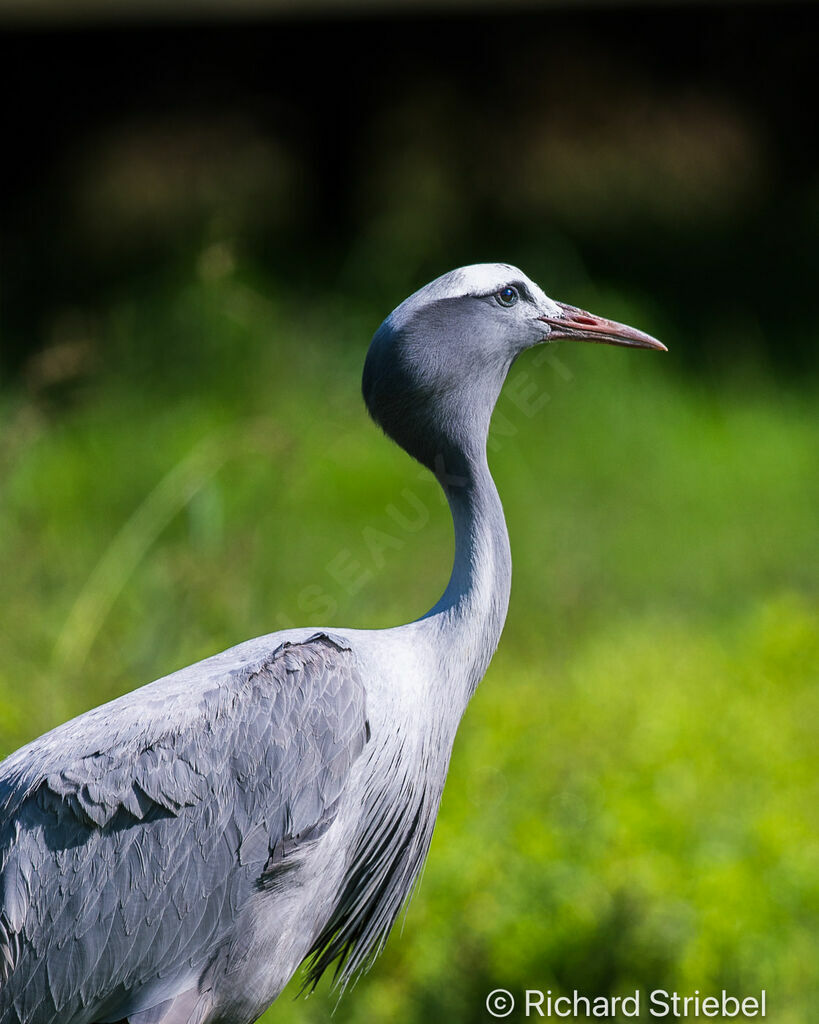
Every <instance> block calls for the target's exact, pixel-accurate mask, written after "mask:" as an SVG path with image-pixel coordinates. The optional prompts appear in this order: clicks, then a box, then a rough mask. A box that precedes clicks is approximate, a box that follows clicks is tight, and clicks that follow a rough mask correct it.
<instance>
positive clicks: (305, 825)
mask: <svg viewBox="0 0 819 1024" xmlns="http://www.w3.org/2000/svg"><path fill="white" fill-rule="evenodd" d="M246 648H247V645H241V647H240V648H236V649H234V652H239V653H238V654H236V653H234V656H233V658H232V659H231V657H230V655H231V654H232V653H233V652H225V654H223V655H217V656H216V657H215V658H211V659H207V661H205V662H201V663H199V665H195V666H192V667H191V668H190V669H185V670H182V672H180V673H174V674H173V675H172V676H168V677H166V678H165V679H162V680H158V681H157V682H156V683H153V684H151V685H150V686H148V687H144V688H143V689H142V690H137V691H134V693H132V694H127V695H126V696H125V697H123V698H120V700H118V701H114V702H112V703H111V704H108V705H105V706H103V707H102V708H97V709H95V710H94V711H92V712H89V713H88V714H87V715H83V716H81V717H80V718H78V719H74V720H73V721H72V722H69V723H66V725H65V726H61V727H59V728H58V729H56V730H54V731H53V732H51V733H48V734H46V735H45V736H43V737H41V738H40V739H39V740H35V741H34V743H32V744H29V745H28V747H24V748H22V749H21V750H20V751H18V752H17V754H15V755H12V757H10V758H9V759H7V760H6V761H5V762H4V763H3V764H2V765H0V816H2V818H1V819H0V821H1V823H0V1024H16V1022H17V1021H23V1020H25V1021H27V1022H28V1021H35V1020H36V1021H37V1022H38V1024H39V1022H40V1021H42V1022H50V1021H57V1020H60V1021H62V1022H66V1021H70V1020H71V1016H72V1014H74V1013H76V1012H78V1009H79V1008H80V1007H83V1006H88V1005H90V1004H93V1003H94V1002H95V1001H96V1002H100V1001H101V1000H104V998H108V999H109V1000H111V999H113V1004H112V1005H114V1008H115V1009H116V1011H117V1012H120V1011H119V1009H118V1007H119V1006H120V1004H121V1005H126V1004H127V1005H128V1006H129V1007H130V1008H129V1010H128V1012H134V1011H135V1010H138V1009H141V1008H143V1007H144V1005H145V1000H148V1001H150V999H153V1000H154V1001H155V1002H156V1001H158V1000H159V998H160V997H161V998H168V997H169V996H173V995H174V994H175V993H176V992H178V991H181V990H182V989H180V987H179V986H184V985H186V984H189V983H191V981H190V979H191V978H193V979H194V981H195V980H196V979H197V978H198V976H199V974H201V972H202V970H203V969H204V968H205V967H206V966H207V963H208V961H209V960H210V959H211V958H212V957H213V955H214V951H215V950H216V949H217V948H218V947H219V945H220V943H222V942H224V941H226V939H227V936H228V935H229V932H230V928H231V925H232V924H233V922H235V921H236V918H237V916H238V915H239V913H240V910H241V907H242V905H243V902H244V900H245V899H246V898H247V896H248V894H249V892H250V891H251V889H252V887H253V885H254V884H255V883H256V882H257V881H258V879H259V878H260V877H263V875H264V872H265V869H266V868H268V869H269V868H270V866H271V865H275V864H276V863H277V862H278V861H281V860H282V859H283V858H285V857H287V856H288V855H289V854H290V853H292V851H293V850H295V849H296V848H297V847H298V846H299V844H303V843H305V842H307V841H310V840H312V839H316V838H318V837H319V836H320V835H321V834H322V832H323V831H324V830H325V829H326V828H327V827H329V825H330V824H331V823H332V820H333V818H334V817H335V814H336V811H337V808H338V805H339V801H340V799H341V796H342V795H343V792H344V787H345V784H346V781H347V778H348V775H349V772H350V769H351V767H352V765H353V763H354V761H355V760H356V758H357V757H358V756H359V755H360V754H361V752H362V750H363V749H364V746H365V744H366V742H367V738H368V726H367V720H366V703H365V691H364V686H363V683H362V680H361V678H360V675H359V672H358V669H357V664H356V659H355V656H354V654H353V652H352V651H351V650H350V648H349V647H348V645H347V644H346V643H345V642H344V641H343V640H341V639H339V638H337V637H333V636H330V635H328V634H316V635H314V636H313V637H310V638H309V639H308V640H306V641H304V642H302V643H297V644H290V643H283V644H279V645H278V646H277V647H275V649H273V650H271V649H270V648H268V649H267V652H266V654H264V656H262V657H254V658H247V657H242V655H243V653H244V650H245V649H246ZM203 683H204V685H203ZM197 684H198V685H197ZM78 979H82V980H81V981H79V980H78ZM139 993H143V996H142V997H140V995H139ZM140 1003H141V1004H142V1005H140ZM120 1015H124V1014H120ZM112 1019H116V1018H112Z"/></svg>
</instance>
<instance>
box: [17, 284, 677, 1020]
mask: <svg viewBox="0 0 819 1024" xmlns="http://www.w3.org/2000/svg"><path fill="white" fill-rule="evenodd" d="M559 337H563V338H575V339H578V340H594V341H607V342H610V343H614V344H629V345H636V346H638V347H652V348H661V347H662V346H660V344H659V342H656V341H654V340H653V339H651V338H649V337H648V336H647V335H643V334H641V333H640V332H637V331H634V330H633V329H631V328H626V327H623V326H622V325H619V324H614V323H612V322H611V321H605V320H602V319H601V318H598V317H592V316H591V314H587V313H584V312H583V311H580V310H576V309H574V308H573V307H568V306H563V305H561V304H559V303H555V302H553V301H552V300H550V299H548V298H547V297H546V296H545V295H544V294H543V292H542V291H541V290H540V289H539V288H538V287H537V285H535V284H534V283H533V282H531V281H530V280H529V279H528V278H526V277H525V275H523V274H522V273H521V272H520V271H519V270H516V269H515V268H514V267H509V266H507V265H505V264H486V265H478V266H475V267H468V268H463V269H462V270H459V271H453V272H452V273H450V274H447V275H444V277H442V278H439V279H438V280H436V281H434V282H432V284H430V285H427V286H426V287H425V288H423V289H421V290H420V291H419V292H417V293H416V294H415V295H413V296H412V297H411V298H410V299H408V300H406V302H404V303H402V305H401V306H399V307H398V308H397V309H396V310H395V311H394V312H393V313H392V314H391V315H390V317H388V318H387V320H386V321H385V322H384V324H382V326H381V327H380V328H379V330H378V332H377V333H376V335H375V337H374V339H373V343H372V345H371V347H370V351H369V353H368V357H367V362H366V365H365V374H364V396H365V400H366V402H367V405H368V408H369V409H370V412H371V413H372V415H373V417H374V418H375V419H376V420H377V422H379V423H380V424H381V426H382V427H383V428H384V430H385V431H386V432H387V433H388V434H390V435H391V436H392V437H393V438H395V440H397V441H398V443H399V444H401V445H402V446H403V447H404V448H405V449H406V450H407V451H408V452H409V453H410V454H411V455H413V456H414V457H415V458H417V459H419V461H421V462H422V463H423V464H424V465H425V466H427V467H429V468H430V469H431V470H432V471H433V472H434V473H435V474H436V476H437V477H438V479H439V481H440V482H441V484H442V485H443V486H444V488H445V490H446V493H447V496H448V499H449V502H450V506H451V509H452V514H453V519H454V523H455V533H456V554H455V564H454V567H453V571H452V576H451V579H450V582H449V585H448V586H447V588H446V591H445V592H444V594H443V596H442V598H441V600H440V601H439V602H438V603H437V604H436V605H435V606H434V607H433V608H432V610H431V611H430V612H429V613H428V614H427V615H426V616H424V618H422V619H420V620H418V621H417V622H413V623H410V624H408V625H406V626H400V627H396V628H394V629H388V630H350V629H327V628H312V629H302V630H287V631H283V632H280V633H275V634H271V635H270V636H267V637H261V638H259V639H256V640H250V641H248V642H247V643H244V644H241V645H239V646H238V647H235V648H233V649H231V650H229V651H225V652H224V653H222V654H218V655H215V656H214V657H212V658H208V659H206V660H205V661H202V662H200V663H198V664H196V665H192V666H190V667H188V668H185V669H182V670H181V671H179V672H175V673H173V674H172V675H170V676H167V677H165V678H164V679H160V680H158V681H156V682H154V683H152V684H150V685H149V686H146V687H143V688H142V689H140V690H136V691H134V692H133V693H130V694H126V695H125V696H123V697H120V698H119V699H117V700H115V701H112V702H111V703H110V704H106V705H104V706H102V707H100V708H96V709H95V710H93V711H90V712H88V713H87V714H84V715H82V716H80V717H79V718H76V719H74V720H73V721H71V722H68V723H66V724H65V725H62V726H60V727H59V728H57V729H54V730H53V731H52V732H50V733H47V734H46V735H45V736H42V737H40V738H39V739H37V740H35V741H34V742H33V743H30V744H28V745H27V746H25V747H23V748H22V749H21V750H19V751H17V752H16V753H15V754H13V755H12V756H11V757H9V758H8V759H7V760H6V761H4V762H3V763H2V765H0V1024H57V1022H60V1024H113V1022H121V1021H127V1022H128V1024H217V1022H218V1024H251V1022H252V1021H255V1020H257V1019H258V1017H259V1016H260V1015H261V1014H262V1013H263V1012H264V1010H265V1009H266V1008H267V1006H268V1005H269V1004H270V1003H271V1002H272V1001H273V1000H274V999H275V998H276V996H277V995H278V994H279V992H280V991H281V989H282V988H283V987H284V985H285V984H286V983H287V981H288V980H289V978H290V976H291V975H292V974H293V972H294V971H295V970H296V969H297V967H298V965H299V964H300V963H301V962H302V961H303V960H305V959H308V968H307V974H306V984H308V985H309V984H314V983H315V982H316V981H317V980H318V978H319V977H320V976H321V974H322V973H323V972H324V971H325V970H326V969H327V968H328V967H329V966H330V965H331V964H333V963H334V962H335V963H336V965H337V971H338V972H339V974H340V977H341V979H342V980H343V981H346V980H347V979H349V977H350V976H351V975H352V974H353V973H354V972H356V971H357V970H359V969H360V968H362V967H364V966H366V965H367V964H368V963H369V962H370V961H371V959H372V958H373V957H374V956H375V955H376V954H377V953H378V952H379V951H380V949H381V947H382V946H383V943H384V941H385V939H386V937H387V934H388V932H389V930H390V927H391V926H392V924H393V922H394V920H395V918H396V916H397V915H398V913H399V911H400V909H401V906H402V904H403V903H404V901H405V899H406V897H407V896H408V894H409V893H410V892H411V891H412V888H413V886H414V884H415V882H416V880H417V878H418V874H419V871H420V869H421V866H422V864H423V860H424V857H425V855H426V852H427V850H428V848H429V843H430V839H431V836H432V830H433V827H434V823H435V817H436V814H437V810H438V805H439V801H440V797H441V792H442V789H443V785H444V780H445V777H446V771H447V767H448V763H449V757H450V753H451V749H452V743H453V741H454V738H455V732H456V729H457V726H458V723H459V721H460V718H461V715H462V713H463V711H464V708H465V707H466V704H467V702H468V700H469V697H470V696H471V694H472V693H473V692H474V689H475V687H476V686H477V684H478V682H479V681H480V679H481V678H482V676H483V674H484V672H485V670H486V667H487V665H488V663H489V660H490V658H491V657H492V654H493V652H494V650H495V647H496V645H497V642H498V639H499V637H500V632H501V629H502V627H503V621H504V618H505V615H506V609H507V605H508V599H509V586H510V578H511V559H510V554H509V544H508V539H507V535H506V528H505V524H504V519H503V512H502V508H501V505H500V501H499V498H498V495H497V492H496V490H495V487H494V484H493V482H492V478H491V476H490V473H489V469H488V465H487V462H486V436H487V431H488V427H489V419H490V417H491V413H492V409H493V407H494V404H495V400H496V399H497V396H498V394H499V392H500V389H501V386H502V384H503V380H504V378H505V376H506V373H507V371H508V369H509V366H510V365H511V363H512V361H513V360H514V359H515V358H516V356H517V355H518V354H519V353H520V352H521V351H522V350H523V349H525V348H528V347H530V346H531V345H534V344H537V343H539V342H542V341H548V340H553V339H554V338H559Z"/></svg>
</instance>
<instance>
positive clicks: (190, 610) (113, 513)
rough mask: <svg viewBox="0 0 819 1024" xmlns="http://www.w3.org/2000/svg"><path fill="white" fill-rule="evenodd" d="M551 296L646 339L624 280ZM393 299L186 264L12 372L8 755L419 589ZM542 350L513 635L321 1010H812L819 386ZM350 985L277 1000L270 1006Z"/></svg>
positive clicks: (502, 451)
mask: <svg viewBox="0 0 819 1024" xmlns="http://www.w3.org/2000/svg"><path fill="white" fill-rule="evenodd" d="M399 297H400V296H396V297H395V298H396V300H397V299H398V298H399ZM559 297H561V298H566V299H568V300H570V301H578V302H581V303H584V304H586V305H588V306H590V307H591V308H593V309H595V310H596V311H599V312H600V313H603V314H605V315H613V316H617V317H620V318H622V319H630V320H632V322H634V323H635V324H637V325H639V326H642V327H646V328H648V329H654V328H655V325H654V324H652V323H651V322H646V315H647V314H646V312H645V311H641V310H640V308H639V307H634V306H627V305H625V306H624V305H623V300H622V299H620V298H619V297H618V296H607V295H605V294H602V295H601V296H599V297H598V298H597V299H596V300H594V298H593V297H587V296H583V295H570V296H569V295H567V296H559ZM587 298H588V301H586V299H587ZM384 312H385V310H384V309H378V310H376V309H375V308H374V307H372V306H370V305H368V304H367V303H366V302H364V301H363V300H358V301H356V300H355V299H354V298H350V297H345V296H344V295H343V294H339V295H337V296H334V297H330V298H328V299H323V300H322V301H320V302H319V301H310V302H305V300H304V297H303V296H301V295H299V296H293V295H290V294H288V293H287V292H286V291H283V290H276V289H275V288H273V289H271V288H269V287H267V286H265V287H258V286H257V285H256V283H255V282H254V281H253V279H252V277H250V276H249V275H246V276H242V274H241V273H238V274H228V275H227V276H225V277H224V278H219V279H216V280H205V281H201V280H199V281H197V280H189V281H186V282H184V283H182V284H176V285H168V286H167V287H166V288H164V289H163V288H154V289H153V290H148V291H147V292H146V293H145V294H144V295H142V296H140V297H139V299H138V300H137V299H136V298H134V297H133V296H128V297H124V298H122V299H121V300H120V301H119V302H114V303H112V304H111V306H110V307H109V308H108V310H107V312H106V313H105V314H104V316H103V317H102V318H101V319H100V320H99V321H98V322H97V323H95V324H94V325H92V327H91V328H89V330H90V332H91V335H92V337H91V341H90V349H91V351H92V352H93V358H92V359H91V367H90V369H89V370H88V372H87V373H85V374H84V375H81V376H80V379H79V380H78V381H77V382H74V383H73V384H72V386H71V389H70V394H69V395H68V396H67V397H66V395H56V396H55V394H54V393H53V391H54V389H53V387H51V388H50V389H48V388H41V389H39V390H38V389H37V388H29V389H25V388H23V387H16V388H7V389H6V390H5V391H4V392H2V394H1V395H0V425H1V429H2V432H3V437H4V442H5V443H4V445H3V450H2V454H0V473H2V477H1V478H0V479H2V484H1V486H2V493H1V494H0V576H2V579H3V581H4V586H3V587H2V589H0V753H1V754H6V753H8V752H10V751H11V750H13V749H14V748H15V747H16V746H18V745H19V744H21V743H23V742H25V741H26V740H28V739H30V738H32V737H33V736H35V735H37V734H39V733H40V732H42V731H44V730H45V729H47V728H49V727H51V726H53V725H55V724H57V723H58V722H59V721H62V720H63V719H65V718H66V717H68V716H71V715H74V714H77V713H80V712H82V711H83V710H85V709H87V708H88V707H90V706H92V705H94V704H97V703H100V702H102V701H104V700H108V699H110V698H113V697H114V696H116V695H118V694H119V693H122V692H123V691H125V690H127V689H130V688H132V687H134V686H136V685H139V684H141V683H144V682H147V681H148V680H150V679H152V678H155V677H156V676H158V675H162V674H164V673H166V672H168V671H171V670H172V669H174V668H176V667H179V666H181V665H183V664H186V663H189V662H191V661H194V660H196V659H198V658H201V657H204V656H206V655H208V654H211V653H213V652H214V651H216V650H219V649H221V648H224V647H227V646H229V645H231V644H234V643H237V642H239V641H241V640H243V639H246V638H247V637H249V636H253V635H258V634H261V633H265V632H268V631H271V630H274V629H276V628H280V627H283V626H286V625H289V624H291V623H294V624H300V625H308V624H313V623H315V624H316V625H320V624H336V625H347V626H388V625H392V624H395V623H398V622H402V621H406V620H408V619H409V618H412V617H415V616H417V615H419V614H422V613H423V612H424V611H425V610H426V608H427V607H429V606H430V605H431V604H432V603H433V602H434V600H435V599H436V598H437V597H438V596H439V593H440V591H441V590H442V588H443V586H444V584H445V582H446V578H447V575H448V570H449V567H450V559H451V546H452V543H451V530H450V525H449V520H448V515H447V512H446V509H445V507H444V506H443V505H442V504H441V502H440V500H439V497H438V495H437V494H436V490H435V486H434V484H433V483H432V481H431V480H430V479H427V477H426V476H425V475H424V474H423V473H422V472H420V471H419V469H418V467H416V466H415V465H414V464H412V463H411V462H410V460H409V459H407V458H406V456H405V455H404V454H403V453H401V452H400V451H399V450H398V449H397V448H395V447H394V446H393V445H391V444H390V443H388V442H387V441H385V440H384V439H383V438H379V437H378V436H377V434H376V432H375V430H374V429H373V427H372V425H371V424H369V423H368V421H367V417H366V413H365V411H364V409H363V406H362V403H361V400H360V397H359V376H360V369H361V364H362V361H363V356H364V352H365V350H366V344H367V341H368V339H369V337H370V335H371V333H372V330H373V329H374V327H375V326H376V325H377V322H378V320H379V319H380V316H381V315H383V313H384ZM546 354H547V356H548V358H540V357H539V355H538V354H537V353H529V354H527V356H525V357H524V358H522V359H521V360H520V361H519V363H518V364H516V366H515V367H514V369H513V373H512V376H511V378H510V382H509V386H508V387H507V390H506V392H505V394H504V396H503V397H502V398H501V401H500V404H499V408H498V415H497V417H496V421H495V429H494V432H493V441H492V444H491V462H492V465H493V468H494V470H495V473H496V477H497V480H498V485H499V489H500V491H501V495H502V497H503V499H504V504H505V507H506V511H507V517H508V520H509V527H510V533H511V538H512V548H513V556H514V561H515V576H514V583H513V593H512V603H511V609H510V615H509V620H508V624H507V628H506V632H505V634H504V637H503V640H502V641H501V647H500V650H499V652H498V655H497V657H496V659H495V661H494V662H493V665H492V667H491V669H490V671H489V673H488V675H487V678H486V680H485V681H484V683H483V684H482V686H481V688H480V689H479V691H478V694H477V696H476V698H475V700H474V701H473V704H472V706H471V707H470V709H469V711H468V713H467V715H466V717H465V719H464V723H463V726H462V729H461V733H460V735H459V739H458V742H457V744H456V749H455V755H454V759H453V763H452V769H451V773H450V779H449V782H448V784H447V789H446V791H445V795H444V800H443V806H442V811H441V816H440V818H439V823H438V827H437V830H436V834H435V839H434V841H433V846H432V852H431V856H430V860H429V864H428V867H427V869H426V872H425V875H424V878H423V884H422V885H421V886H420V889H419V891H418V893H417V895H416V897H415V899H414V901H413V902H412V904H411V905H410V909H409V912H408V914H407V916H406V921H405V925H404V927H403V932H402V934H400V935H399V934H398V930H396V933H395V934H394V935H393V936H392V938H391V939H390V942H389V944H388V947H387V951H386V953H385V955H384V956H383V957H382V958H381V959H380V960H379V962H378V965H377V967H376V969H375V970H374V971H373V972H372V973H371V974H370V975H368V976H367V977H366V978H365V979H364V980H362V981H361V982H360V983H359V985H358V986H357V988H356V989H355V991H354V992H353V993H348V995H347V996H346V997H345V998H344V999H343V1000H342V1001H341V1003H340V1005H339V1007H338V1009H337V1011H336V1019H337V1020H339V1021H340V1022H347V1021H351V1022H358V1021H365V1020H372V1019H376V1020H388V1019H399V1020H402V1021H423V1020H428V1019H434V1020H439V1019H452V1020H459V1021H472V1020H475V1021H478V1020H481V1021H483V1020H485V1019H486V1012H485V1010H484V998H485V996H486V993H487V992H488V991H489V990H490V989H493V988H495V987H498V986H503V987H504V988H508V989H510V990H512V991H513V992H519V991H520V990H522V989H523V988H526V987H529V988H540V989H544V990H545V989H546V988H549V987H551V988H553V989H558V988H562V989H569V990H571V989H572V988H575V987H576V988H579V989H581V990H585V991H587V992H588V993H590V994H593V995H598V994H605V993H622V992H628V991H630V990H633V989H634V988H635V987H641V988H644V989H651V988H654V987H665V988H669V989H671V988H674V987H676V988H678V989H679V990H680V991H684V992H687V993H688V992H693V990H694V989H695V988H697V989H699V990H700V991H701V992H705V991H709V990H719V989H720V988H721V987H723V986H724V987H727V988H729V989H731V990H734V991H736V992H740V993H741V994H753V993H754V992H755V991H758V990H759V989H761V988H763V987H764V988H766V989H767V990H768V993H769V995H768V1001H769V1006H770V1007H771V1008H772V1011H773V1012H772V1013H771V1016H772V1017H773V1018H774V1019H776V1021H777V1022H778V1024H797V1022H803V1021H805V1020H807V1019H810V1017H811V1010H810V1008H811V1007H814V1006H816V1005H817V1002H819V986H818V985H817V975H816V971H815V950H816V941H817V938H819V929H818V928H817V924H818V923H819V876H818V875H817V864H818V863H819V839H818V838H817V836H818V835H819V831H818V830H817V826H818V825H819V820H818V819H819V814H818V813H817V807H819V792H817V781H816V780H817V772H816V768H817V757H816V730H817V724H819V715H818V714H817V712H819V706H818V705H819V696H818V695H817V686H816V683H817V675H819V671H818V670H819V640H817V628H816V627H817V594H816V510H817V507H819V477H818V476H817V473H816V451H817V411H816V410H817V397H818V396H817V388H816V386H815V383H812V382H809V381H803V382H802V383H801V384H800V386H799V387H795V386H787V385H784V384H782V383H778V384H777V383H775V382H773V381H772V380H771V379H770V378H768V377H766V376H765V374H764V373H762V372H760V371H759V370H758V369H757V370H755V369H753V368H751V367H750V366H741V367H736V368H733V370H732V372H731V374H730V375H725V376H723V377H719V378H717V377H714V376H713V375H709V376H708V377H703V378H701V377H699V376H698V375H696V374H694V375H692V374H690V373H689V374H683V373H681V372H679V369H678V367H676V366H675V360H676V356H675V351H674V349H672V351H671V353H670V354H669V355H668V356H664V357H657V356H654V355H653V354H649V353H641V352H623V351H618V350H614V349H611V350H609V349H603V348H599V347H596V346H595V347H592V346H588V347H584V346H574V347H573V346H569V345H564V346H561V347H560V348H559V349H557V350H556V352H555V353H554V355H552V354H549V353H546ZM391 505H395V506H396V508H397V509H398V510H399V512H400V513H403V516H404V517H410V518H411V519H414V520H415V522H414V523H413V524H412V525H411V526H410V527H408V526H407V525H404V526H401V525H399V524H398V522H397V520H396V516H395V509H393V510H392V511H391V509H390V506H391ZM400 518H401V517H400V516H399V519H400ZM416 527H417V528H416ZM341 563H344V564H345V565H346V566H348V567H349V566H350V565H355V572H354V573H353V574H352V575H350V574H348V575H347V576H344V575H343V574H340V573H339V570H338V565H339V564H341ZM351 578H354V579H355V580H356V581H357V583H356V584H355V585H351V584H350V583H349V582H348V581H349V579H351ZM296 991H297V986H295V985H294V986H292V987H291V989H290V994H293V995H294V994H295V992H296ZM336 998H337V997H336V994H333V993H332V992H331V991H330V988H329V985H328V984H322V986H320V989H319V991H318V992H317V993H316V994H314V995H313V996H312V997H311V998H310V999H308V1000H306V1001H305V1000H297V1001H292V1000H290V999H289V998H288V995H287V994H285V995H284V996H283V997H282V998H281V999H280V1001H279V1003H277V1005H276V1007H275V1008H274V1009H273V1010H272V1011H271V1012H270V1014H269V1015H268V1016H266V1017H265V1020H267V1019H270V1020H271V1021H273V1020H278V1021H284V1022H288V1021H290V1022H311V1021H319V1020H325V1019H327V1017H328V1014H329V1012H330V1010H331V1009H332V1008H333V1007H334V1006H335V1003H336Z"/></svg>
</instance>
